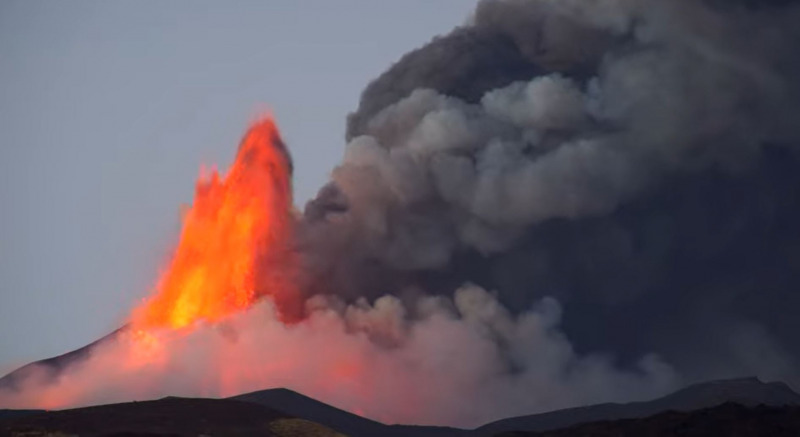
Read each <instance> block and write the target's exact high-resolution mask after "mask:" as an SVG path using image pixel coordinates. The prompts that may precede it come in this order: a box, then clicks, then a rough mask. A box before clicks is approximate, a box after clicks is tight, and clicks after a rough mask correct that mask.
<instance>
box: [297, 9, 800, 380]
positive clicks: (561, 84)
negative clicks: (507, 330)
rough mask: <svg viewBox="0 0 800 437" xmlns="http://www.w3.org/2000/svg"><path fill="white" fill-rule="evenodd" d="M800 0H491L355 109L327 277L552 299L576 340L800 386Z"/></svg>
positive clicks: (325, 245) (702, 374)
mask: <svg viewBox="0 0 800 437" xmlns="http://www.w3.org/2000/svg"><path fill="white" fill-rule="evenodd" d="M798 20H800V7H798V5H796V4H794V3H792V2H785V1H783V2H714V1H705V2H701V1H690V0H678V1H675V0H669V1H666V0H645V1H641V0H485V1H482V2H480V3H479V5H478V7H477V9H476V11H475V14H474V16H473V17H472V18H471V20H470V22H469V23H468V24H466V25H464V26H462V27H460V28H457V29H455V30H453V31H452V32H451V33H449V34H447V35H445V36H441V37H437V38H435V39H434V40H432V41H431V42H430V43H429V44H428V45H426V46H424V47H422V48H419V49H417V50H415V51H413V52H411V53H409V54H406V55H405V56H403V57H402V58H401V59H400V60H399V61H398V62H397V63H396V64H394V65H393V66H392V67H391V68H390V69H389V70H388V71H387V72H386V73H384V74H383V75H382V76H381V77H379V78H378V79H376V80H375V81H374V82H372V83H371V84H370V85H369V86H368V87H367V88H366V90H365V91H364V93H363V94H362V97H361V101H360V104H359V108H358V110H357V111H356V112H355V113H353V114H351V115H350V117H349V120H348V131H347V139H348V144H347V147H346V150H345V156H344V160H343V162H342V163H341V164H340V165H339V166H338V167H337V168H336V169H335V170H334V171H333V174H332V180H331V183H330V184H329V185H328V186H326V187H325V188H323V189H322V190H321V191H320V193H319V195H318V196H317V198H316V199H314V200H312V201H311V202H309V204H308V205H307V207H306V210H305V218H306V220H305V223H304V229H303V237H304V244H305V245H306V248H307V252H308V253H309V255H308V257H307V258H308V264H309V266H310V268H311V269H312V270H313V271H314V272H316V273H315V279H314V281H312V283H311V284H309V290H311V292H312V293H314V292H329V293H336V294H338V295H340V296H343V297H345V298H348V299H355V298H357V297H360V296H366V297H372V298H375V297H377V296H380V295H383V294H385V293H391V294H395V295H397V296H401V297H402V298H403V299H405V300H410V301H413V300H414V299H415V298H416V296H419V295H420V294H425V293H435V294H451V293H452V292H453V291H454V290H455V289H456V288H458V286H459V285H460V284H462V283H464V282H474V283H477V284H479V285H481V286H483V287H485V288H487V289H491V290H496V293H497V295H498V298H499V299H500V301H501V302H502V303H503V304H505V305H507V306H508V307H509V308H511V309H512V311H520V310H524V309H527V308H529V307H530V305H531V304H532V303H535V302H538V301H539V300H540V299H542V298H544V297H546V296H552V297H554V298H555V299H557V300H558V301H559V302H560V303H561V304H562V305H563V308H564V311H565V312H564V320H563V329H564V331H565V333H566V334H567V337H568V338H569V339H570V341H572V342H573V344H574V346H575V347H576V349H577V350H578V351H579V352H601V353H609V354H613V356H614V357H615V359H616V360H617V364H618V365H619V366H622V367H625V366H628V365H632V363H635V362H636V360H638V359H639V358H641V356H643V355H645V354H647V353H650V352H654V353H657V354H658V355H660V356H662V357H663V358H664V359H665V360H666V361H667V363H669V364H670V365H674V366H675V367H676V368H677V369H678V371H679V372H680V373H681V374H682V376H683V377H685V378H686V379H688V380H691V379H701V378H712V377H727V376H734V375H742V374H756V375H758V376H760V377H762V378H765V379H784V380H788V381H789V382H791V383H794V384H798V383H800V374H798V372H797V371H796V370H794V369H797V368H798V367H797V366H796V365H795V364H796V363H797V362H798V358H800V357H799V356H798V353H800V341H798V339H797V338H796V337H797V336H796V335H794V332H800V331H799V330H800V322H798V321H797V320H796V319H795V318H794V317H793V316H792V314H793V311H797V310H798V309H800V298H798V297H797V293H796V292H795V290H796V289H797V287H800V277H798V275H797V274H795V273H794V271H795V270H796V267H795V265H796V263H797V262H800V232H798V230H797V229H795V228H796V225H795V223H796V222H797V221H796V220H797V219H800V198H798V195H797V194H795V193H794V191H795V190H794V186H795V185H796V184H798V183H800V176H798V172H797V170H799V169H800V167H798V161H797V150H798V147H800V115H798V114H800V85H798V82H797V80H796V78H797V77H800V76H798V73H800V56H798V55H797V54H796V47H797V46H798V44H800V30H798V26H797V25H796V23H798V22H800V21H798Z"/></svg>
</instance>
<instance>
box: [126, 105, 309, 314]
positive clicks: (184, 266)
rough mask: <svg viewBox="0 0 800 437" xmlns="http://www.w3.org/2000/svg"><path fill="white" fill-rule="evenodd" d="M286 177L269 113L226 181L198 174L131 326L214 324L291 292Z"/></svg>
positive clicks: (246, 141) (247, 141)
mask: <svg viewBox="0 0 800 437" xmlns="http://www.w3.org/2000/svg"><path fill="white" fill-rule="evenodd" d="M290 178H291V163H290V161H289V155H288V154H287V152H286V149H285V148H284V146H283V143H282V141H281V139H280V136H279V133H278V129H277V127H276V126H275V123H274V121H273V120H272V119H271V118H269V117H266V118H264V119H262V120H260V121H258V122H257V123H255V124H254V125H253V126H252V127H251V128H250V130H249V131H248V132H247V134H246V135H245V137H244V139H243V140H242V143H241V145H240V146H239V151H238V154H237V156H236V161H235V162H234V163H233V166H232V168H231V170H230V172H229V173H228V174H227V175H226V176H225V177H224V178H222V179H220V177H219V175H218V174H217V172H216V170H212V172H211V174H210V175H209V176H207V177H203V176H201V179H200V180H199V181H198V184H197V191H196V194H195V200H194V204H193V205H192V207H191V208H190V209H189V210H188V211H187V212H186V214H185V217H184V220H183V230H182V232H181V236H180V242H179V243H178V247H177V249H176V250H175V253H174V255H173V258H172V260H171V262H170V264H169V267H168V268H167V270H166V271H165V272H164V274H163V276H162V278H161V280H160V281H159V282H158V285H157V286H156V290H155V294H154V295H153V296H152V297H151V298H150V299H148V300H147V301H146V302H145V303H144V304H143V305H142V306H141V307H139V308H137V309H136V310H135V311H134V313H133V317H132V320H131V322H132V325H133V328H135V329H149V328H172V329H179V328H186V327H189V326H191V325H192V324H193V323H195V322H198V321H207V322H217V321H219V320H221V319H223V318H225V317H226V316H229V315H231V314H233V313H235V312H238V311H241V310H243V309H245V308H247V307H249V306H250V305H251V304H252V303H253V302H254V301H255V300H256V299H257V298H259V297H261V296H264V295H272V296H279V300H281V299H287V298H289V297H291V296H292V295H294V293H295V292H294V291H293V290H292V284H291V283H290V282H289V281H283V280H281V278H282V277H284V275H286V274H287V273H288V272H289V271H291V269H292V267H293V265H292V264H293V262H292V259H293V257H292V254H291V252H290V251H289V250H288V248H289V240H290V239H291V234H292V233H291V222H292V219H291V214H290V210H291V205H292V194H291V182H290ZM259 263H263V264H265V266H264V267H262V268H261V269H258V268H257V264H259ZM264 271H268V272H269V273H268V274H266V275H265V274H263V272H264Z"/></svg>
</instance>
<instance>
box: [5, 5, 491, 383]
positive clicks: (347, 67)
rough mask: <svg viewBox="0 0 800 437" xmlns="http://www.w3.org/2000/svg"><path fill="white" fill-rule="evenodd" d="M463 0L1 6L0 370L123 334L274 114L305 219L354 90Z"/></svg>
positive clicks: (340, 143) (457, 17)
mask: <svg viewBox="0 0 800 437" xmlns="http://www.w3.org/2000/svg"><path fill="white" fill-rule="evenodd" d="M474 3H475V2H474V1H465V0H437V1H436V2H431V1H427V0H404V1H402V2H375V1H372V0H358V1H356V0H340V1H335V2H333V1H330V0H312V1H303V2H297V1H288V0H286V1H277V0H273V1H267V0H263V1H236V2H220V1H188V0H183V1H169V2H157V1H133V0H129V1H114V2H106V1H99V0H98V1H72V2H58V1H54V0H53V1H41V0H17V1H9V0H4V1H3V2H2V3H0V372H2V373H5V372H7V371H10V370H13V368H15V367H17V366H19V365H22V364H25V363H27V362H29V361H32V360H37V359H41V358H45V357H49V356H53V355H57V354H61V353H64V352H68V351H70V350H73V349H75V348H78V347H81V346H83V345H85V344H87V343H89V342H91V341H93V340H96V339H97V338H99V337H101V336H103V335H105V334H107V333H109V332H111V331H112V330H114V329H116V328H117V327H119V326H120V325H121V324H122V323H124V320H125V318H126V316H127V314H128V312H129V311H130V309H131V307H132V306H134V305H135V304H136V303H137V302H138V301H139V300H141V299H142V298H144V297H145V296H146V295H147V294H148V290H149V289H150V288H151V287H152V286H153V284H154V282H155V280H156V278H157V277H158V272H159V269H160V268H161V267H163V266H164V265H165V262H166V260H167V259H168V257H169V253H170V249H171V247H173V245H174V243H175V240H176V238H177V234H178V232H179V229H180V227H179V226H180V222H179V211H180V206H181V204H187V203H190V202H191V199H192V194H193V190H194V184H195V180H196V179H197V176H198V174H199V171H200V168H201V166H206V167H210V166H213V165H216V166H217V167H218V168H219V169H221V170H224V169H225V168H226V167H227V166H228V165H229V164H230V162H231V160H232V159H233V156H234V153H235V151H236V146H237V144H238V141H239V139H240V136H241V135H242V134H243V133H244V130H245V129H246V127H247V125H248V124H249V122H250V121H252V120H253V119H254V117H255V116H256V115H258V114H260V113H263V112H264V111H265V110H271V111H272V112H273V113H274V114H275V116H276V118H277V121H278V123H279V126H280V127H281V130H282V132H283V135H284V138H285V140H286V142H287V143H288V144H289V147H290V149H291V151H292V154H293V157H294V161H295V180H294V183H295V196H296V199H295V202H296V204H297V205H298V207H300V208H302V206H303V204H304V203H305V202H306V201H307V200H308V199H309V198H311V197H312V196H313V195H314V194H315V193H316V191H317V190H318V189H319V188H320V187H321V186H322V185H323V184H324V183H325V181H326V180H327V178H328V175H329V173H330V171H331V169H332V168H333V167H334V166H335V165H336V163H337V162H339V160H340V158H341V156H342V154H343V152H344V128H345V117H346V115H347V113H348V112H350V111H352V110H354V109H355V108H356V105H357V103H358V97H359V94H360V92H361V90H362V89H363V88H364V87H365V86H366V85H367V84H368V83H369V81H370V80H371V79H372V78H375V77H377V76H378V75H379V74H380V73H381V72H382V71H384V70H385V69H386V68H388V67H389V65H391V63H392V62H394V61H396V60H397V59H398V58H399V57H400V56H401V55H402V54H403V53H405V52H407V51H409V50H411V49H413V48H415V47H418V46H420V45H422V44H424V43H425V42H427V41H429V40H430V39H431V38H432V37H433V36H435V35H437V34H440V33H445V32H447V31H448V30H450V29H451V28H453V27H454V26H457V25H459V24H461V23H463V22H465V21H466V20H467V19H468V17H469V14H470V11H471V10H472V8H473V7H474Z"/></svg>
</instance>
